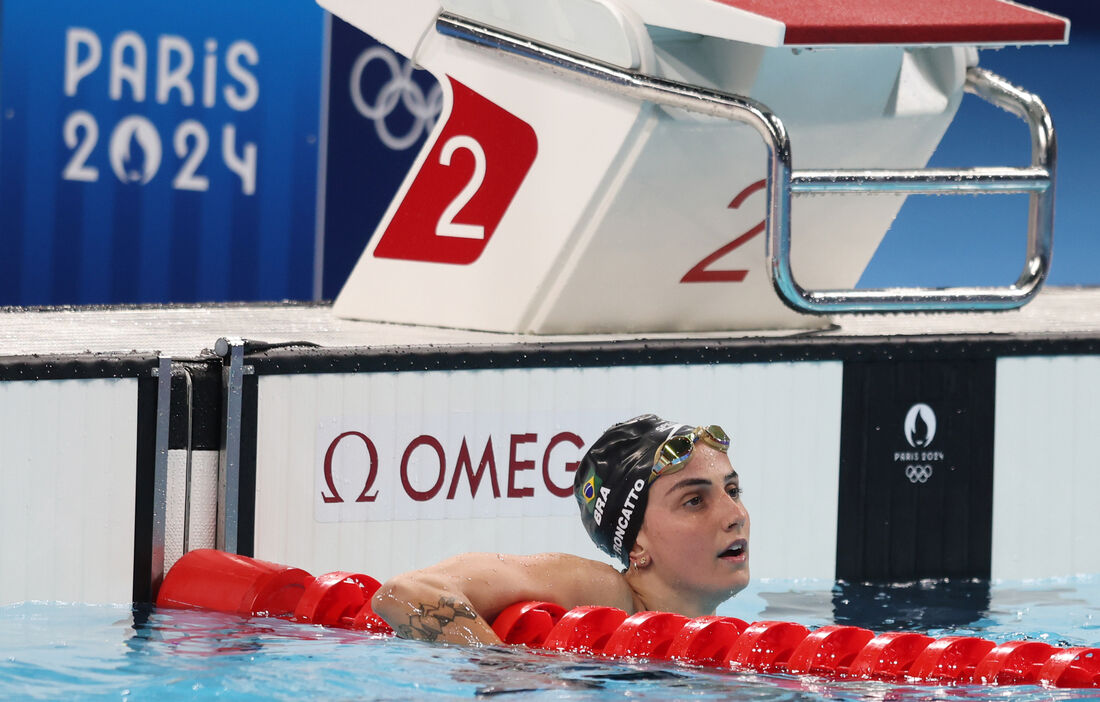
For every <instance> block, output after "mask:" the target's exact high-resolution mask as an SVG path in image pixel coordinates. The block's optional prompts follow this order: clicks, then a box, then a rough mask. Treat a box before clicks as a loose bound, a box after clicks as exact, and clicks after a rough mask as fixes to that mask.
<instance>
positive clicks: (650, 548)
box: [627, 441, 749, 614]
mask: <svg viewBox="0 0 1100 702" xmlns="http://www.w3.org/2000/svg"><path fill="white" fill-rule="evenodd" d="M748 542H749V513H748V510H747V509H746V508H745V505H744V504H743V503H742V502H741V491H740V483H739V479H738V476H737V473H736V471H734V469H733V466H732V465H731V464H730V461H729V457H728V456H727V455H726V454H724V453H722V452H721V451H718V450H716V449H713V448H711V447H710V446H708V445H707V444H705V443H704V442H702V441H700V442H698V443H697V444H696V445H695V448H694V450H693V452H692V457H691V460H689V461H688V462H687V464H686V466H685V467H684V468H683V469H681V470H679V471H677V472H675V473H671V474H668V475H663V476H661V477H659V478H657V479H656V480H654V481H653V483H652V485H650V488H649V502H648V505H647V507H646V513H645V521H644V522H643V523H642V528H641V531H640V532H639V534H638V539H637V541H636V543H635V546H634V548H633V549H632V550H631V560H632V562H634V563H639V562H645V563H646V566H645V567H643V568H639V569H634V568H632V569H631V570H630V571H629V572H628V573H627V579H628V580H629V581H631V586H632V588H633V589H634V590H635V592H637V593H638V594H639V595H640V596H641V600H642V604H643V605H644V608H646V609H658V610H659V609H672V610H673V611H680V612H685V610H691V611H694V612H698V613H699V614H708V613H710V612H712V611H713V610H714V608H715V607H717V606H718V605H719V604H721V603H722V602H724V601H725V600H727V599H729V598H730V597H732V596H733V595H735V594H736V593H738V592H740V591H741V590H743V589H744V588H745V587H746V586H747V585H748V583H749V562H748V555H749V551H748V545H749V544H748ZM731 547H732V548H733V549H734V550H733V551H731ZM737 549H740V550H739V551H738V550H737ZM673 604H675V605H676V606H674V607H670V606H668V605H673ZM685 613H686V612H685Z"/></svg>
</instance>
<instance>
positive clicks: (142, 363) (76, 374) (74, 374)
mask: <svg viewBox="0 0 1100 702" xmlns="http://www.w3.org/2000/svg"><path fill="white" fill-rule="evenodd" d="M156 367H157V356H156V355H155V354H133V355H115V354H111V355H100V354H56V355H50V356H41V355H32V356H0V382H3V381H7V380H73V379H77V380H87V379H94V378H135V377H144V376H151V375H152V372H153V369H154V368H156Z"/></svg>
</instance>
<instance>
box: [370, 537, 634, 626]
mask: <svg viewBox="0 0 1100 702" xmlns="http://www.w3.org/2000/svg"><path fill="white" fill-rule="evenodd" d="M527 600H543V601H549V602H555V603H557V604H559V605H561V606H562V607H565V608H566V609H572V608H573V607H577V606H580V605H582V604H592V605H605V606H610V607H619V608H621V609H629V608H630V607H631V606H632V599H631V591H630V588H629V587H628V586H627V585H626V583H625V581H624V580H623V578H622V577H621V576H620V574H619V573H618V572H617V571H615V569H614V568H612V567H611V566H609V565H607V564H606V563H599V562H597V561H590V560H588V559H586V558H578V557H576V556H569V555H565V554H560V553H546V554H541V555H537V556H507V555H502V554H495V553H467V554H464V555H462V556H456V557H455V558H451V559H448V560H446V561H443V562H442V563H439V564H437V565H434V566H431V567H430V568H425V569H423V570H415V571H412V572H410V573H405V574H403V575H399V576H397V577H396V578H393V579H392V580H389V581H387V582H386V583H384V584H383V585H382V587H381V588H379V590H378V592H377V593H375V595H374V599H373V600H372V601H371V606H372V607H373V609H374V612H375V614H377V615H378V616H380V617H382V619H384V620H386V623H388V624H389V625H390V626H392V627H393V629H394V631H395V632H396V633H397V635H398V636H401V637H403V638H407V639H418V640H421V641H439V642H445V643H460V644H499V643H501V640H500V637H499V636H497V635H496V632H494V631H493V628H492V627H491V626H490V625H489V622H490V621H492V620H493V619H495V618H496V616H497V615H498V614H500V612H501V611H502V610H504V608H506V607H508V606H509V605H511V604H514V603H516V602H523V601H527Z"/></svg>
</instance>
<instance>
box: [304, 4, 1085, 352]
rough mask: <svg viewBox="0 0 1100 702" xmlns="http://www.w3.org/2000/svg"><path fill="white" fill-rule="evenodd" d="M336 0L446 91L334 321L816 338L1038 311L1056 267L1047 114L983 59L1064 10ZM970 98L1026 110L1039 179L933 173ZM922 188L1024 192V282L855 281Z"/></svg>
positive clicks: (1040, 29) (1044, 33) (1046, 30)
mask: <svg viewBox="0 0 1100 702" xmlns="http://www.w3.org/2000/svg"><path fill="white" fill-rule="evenodd" d="M319 2H320V4H321V5H322V6H323V7H325V8H326V9H328V10H329V11H331V12H332V13H333V14H335V15H337V16H338V17H340V18H341V19H343V20H345V21H347V22H349V23H350V24H352V25H354V26H356V27H358V28H360V29H362V30H363V31H365V32H367V33H369V34H371V35H372V36H374V37H375V38H376V39H378V40H379V41H382V42H383V43H386V44H388V45H390V46H391V47H392V48H393V49H394V50H395V51H397V52H398V53H400V54H403V55H405V56H407V57H409V58H410V59H411V60H412V61H414V62H415V63H416V64H418V65H420V66H421V67H423V68H426V69H427V70H429V71H430V72H432V73H433V74H434V75H435V76H436V78H437V79H438V80H439V82H440V84H441V86H442V90H443V97H444V106H443V112H442V114H441V116H440V119H439V121H438V123H437V124H436V126H435V129H434V131H433V133H432V135H431V136H430V137H429V139H428V141H427V143H426V145H425V146H424V148H423V150H422V152H421V153H420V154H419V156H418V157H417V160H416V161H415V163H414V165H413V167H412V169H411V170H410V172H409V174H408V176H407V177H406V179H405V181H404V183H403V184H402V186H401V188H400V190H399V191H398V193H397V195H396V197H395V198H394V200H393V201H392V202H391V204H390V206H389V208H388V210H387V211H386V214H385V215H384V217H383V219H382V220H381V222H380V223H379V225H378V227H377V229H376V230H375V232H374V235H373V236H372V238H371V239H370V242H369V244H368V246H367V248H366V250H365V251H364V253H363V255H362V257H361V258H360V260H359V261H358V263H357V265H356V266H355V269H354V270H353V272H352V274H351V276H350V278H349V279H348V281H347V283H346V284H345V286H344V289H343V290H342V291H341V293H340V295H339V296H338V298H337V300H336V302H335V306H334V311H335V313H336V314H337V315H338V316H341V317H349V318H356V319H369V320H377V321H390V322H404V323H412V324H428V325H437V326H448V327H460V328H470V329H481V330H488V331H501V332H519V333H536V334H553V333H589V332H641V331H647V332H660V331H671V332H684V331H707V330H732V329H753V328H813V327H820V326H824V325H825V324H828V320H827V319H826V317H825V316H824V315H828V314H833V313H843V312H853V311H891V312H893V311H904V310H933V309H943V310H952V309H956V310H957V309H967V310H973V309H1008V308H1012V307H1018V306H1020V305H1023V304H1024V303H1026V302H1027V300H1029V299H1030V298H1031V297H1032V296H1033V295H1034V294H1035V293H1036V292H1037V291H1038V289H1039V287H1040V286H1041V284H1042V282H1043V279H1044V278H1045V276H1046V272H1047V269H1048V267H1049V261H1050V251H1051V243H1052V237H1053V233H1052V227H1053V201H1054V183H1055V179H1054V166H1055V157H1056V146H1055V138H1054V130H1053V126H1052V123H1051V119H1050V116H1049V114H1048V113H1047V111H1046V108H1045V107H1044V106H1043V103H1042V102H1041V100H1039V98H1037V97H1036V96H1034V95H1032V94H1029V93H1027V92H1025V91H1024V90H1022V89H1020V88H1017V87H1015V86H1013V85H1011V84H1010V83H1008V82H1007V81H1006V80H1004V79H1002V78H1000V77H998V76H995V75H993V74H991V73H989V72H987V71H984V70H982V69H980V68H978V67H977V55H978V51H977V50H978V49H979V48H981V47H989V46H1003V45H1009V44H1012V45H1016V44H1028V43H1046V44H1050V43H1062V42H1065V41H1066V40H1067V37H1068V31H1069V25H1068V22H1067V21H1066V20H1064V19H1062V18H1059V17H1055V16H1053V15H1049V14H1046V13H1043V12H1039V11H1036V10H1031V9H1028V8H1025V7H1022V6H1020V5H1017V4H1015V3H1010V2H1004V1H1002V0H967V1H966V2H958V3H946V4H945V3H942V2H939V0H873V1H871V0H865V1H863V2H839V1H836V0H681V1H679V2H675V3H672V2H668V1H667V0H523V1H522V2H520V1H515V0H514V1H511V2H509V1H507V0H406V2H403V3H401V7H400V9H399V10H398V9H395V8H394V6H393V4H392V3H390V2H386V1H385V0H319ZM966 92H969V93H973V94H976V95H978V96H979V97H981V98H983V99H985V100H987V101H989V102H992V103H993V104H996V105H998V106H1000V107H1002V108H1004V109H1006V110H1008V111H1010V112H1012V113H1014V114H1016V115H1018V116H1019V117H1021V118H1022V119H1024V121H1025V122H1027V124H1028V126H1029V128H1030V130H1031V144H1032V150H1031V163H1030V165H1029V166H1028V167H1026V168H1001V167H985V168H971V169H961V170H939V169H936V170H933V169H926V168H925V165H926V164H927V162H928V159H929V158H930V157H931V155H932V153H933V151H934V150H935V148H936V146H937V144H938V143H939V141H940V139H941V137H942V136H943V133H944V132H945V131H946V129H947V127H948V125H949V124H950V122H951V120H952V118H953V117H954V115H955V112H956V110H957V108H958V105H959V102H960V101H961V99H962V96H963V94H964V93H966ZM795 165H797V166H798V169H797V170H795V169H794V166H795ZM915 193H920V194H983V193H993V194H995V193H1027V194H1028V195H1029V197H1030V212H1029V222H1028V248H1027V254H1026V258H1025V261H1024V265H1023V271H1022V273H1021V274H1020V277H1019V279H1018V280H1017V281H1016V282H1015V283H1014V284H1013V285H1010V286H1005V287H996V288H977V287H973V288H946V289H924V288H899V289H889V290H854V289H853V288H854V286H855V284H856V282H857V281H858V280H859V277H860V275H861V274H862V272H863V269H864V268H865V267H866V265H867V263H868V262H869V261H870V259H871V256H872V255H873V254H874V251H875V249H876V247H877V246H878V244H879V242H880V241H881V239H882V237H883V236H884V235H885V233H886V231H887V229H888V228H889V226H890V223H891V222H892V221H893V219H894V217H895V216H896V215H897V212H898V210H899V208H900V207H901V205H902V203H903V201H904V198H905V197H906V195H908V194H915ZM805 195H826V197H803V196H805ZM868 195H870V196H868ZM795 271H797V277H796V276H795Z"/></svg>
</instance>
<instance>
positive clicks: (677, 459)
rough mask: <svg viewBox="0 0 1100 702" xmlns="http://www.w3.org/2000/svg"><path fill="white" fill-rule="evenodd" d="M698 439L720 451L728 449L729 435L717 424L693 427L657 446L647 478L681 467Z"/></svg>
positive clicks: (689, 456) (653, 477)
mask: <svg viewBox="0 0 1100 702" xmlns="http://www.w3.org/2000/svg"><path fill="white" fill-rule="evenodd" d="M700 439H702V441H703V442H704V443H705V444H707V445H708V446H710V447H711V448H714V449H717V450H719V451H721V452H722V453H727V452H728V451H729V448H730V437H729V435H728V434H726V432H725V431H724V430H723V429H722V427H720V426H718V425H717V424H711V425H710V426H709V427H695V429H693V430H692V431H691V432H690V433H688V434H679V435H677V436H674V437H672V438H670V439H668V440H667V441H665V442H664V443H663V444H661V445H660V446H659V447H657V453H656V455H655V456H654V458H653V473H652V474H651V475H650V477H649V479H650V480H654V479H655V478H657V477H659V476H662V475H667V474H669V473H675V472H676V471H678V470H680V469H681V468H683V467H684V464H686V463H687V462H688V459H690V458H691V452H692V450H693V449H694V448H695V444H696V442H698V441H699V440H700Z"/></svg>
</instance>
